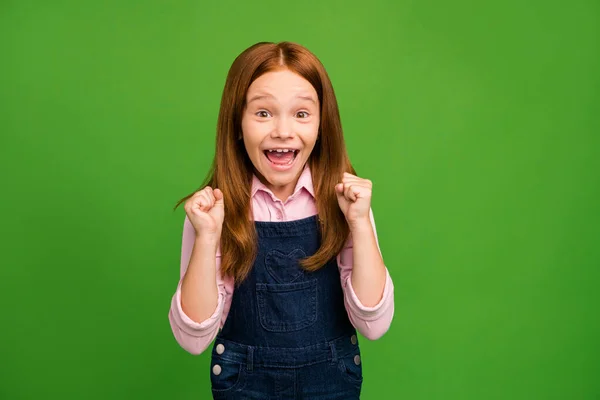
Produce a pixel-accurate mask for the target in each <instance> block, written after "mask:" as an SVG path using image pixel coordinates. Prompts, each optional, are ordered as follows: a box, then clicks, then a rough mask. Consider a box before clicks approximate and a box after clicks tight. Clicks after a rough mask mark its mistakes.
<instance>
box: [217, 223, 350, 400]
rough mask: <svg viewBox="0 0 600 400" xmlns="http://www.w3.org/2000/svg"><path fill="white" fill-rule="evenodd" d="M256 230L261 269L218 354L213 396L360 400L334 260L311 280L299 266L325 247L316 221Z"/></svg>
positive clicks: (243, 289) (238, 297)
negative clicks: (305, 259) (321, 245)
mask: <svg viewBox="0 0 600 400" xmlns="http://www.w3.org/2000/svg"><path fill="white" fill-rule="evenodd" d="M254 224H255V226H256V231H257V234H258V255H257V258H256V261H255V264H254V266H253V267H252V270H251V272H250V274H249V275H248V277H247V278H246V280H245V281H244V282H242V284H241V285H239V286H237V287H236V288H235V290H234V294H233V298H232V301H231V309H230V311H229V314H228V316H227V319H226V321H225V324H224V326H223V329H222V330H221V331H220V332H219V334H218V335H217V337H216V339H215V343H214V346H213V348H212V354H211V356H212V359H211V370H210V377H211V384H212V394H213V397H214V398H215V399H257V400H259V399H260V400H270V399H278V400H284V399H319V400H321V399H322V400H334V399H335V400H338V399H339V400H342V399H343V400H352V399H358V398H359V395H360V391H361V386H362V363H361V360H360V350H359V346H358V340H357V336H356V331H355V329H354V327H353V326H352V324H351V323H350V320H349V319H348V314H347V312H346V309H345V307H344V297H343V292H342V287H341V282H340V273H339V269H338V265H337V262H336V259H335V258H333V259H332V260H331V261H329V262H328V263H327V264H326V265H325V266H324V267H323V268H321V269H320V270H318V271H316V272H312V273H310V272H305V271H304V270H303V269H302V268H301V267H300V265H299V263H298V260H299V259H301V258H304V257H307V256H310V255H312V254H314V253H315V252H316V251H317V249H318V248H319V245H320V233H319V225H318V224H319V222H318V219H317V217H316V216H313V217H309V218H303V219H300V220H297V221H286V222H254Z"/></svg>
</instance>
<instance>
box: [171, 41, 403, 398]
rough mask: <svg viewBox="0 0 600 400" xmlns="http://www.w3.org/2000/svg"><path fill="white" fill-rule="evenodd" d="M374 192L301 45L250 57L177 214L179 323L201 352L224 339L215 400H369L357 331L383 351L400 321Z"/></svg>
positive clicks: (243, 58)
mask: <svg viewBox="0 0 600 400" xmlns="http://www.w3.org/2000/svg"><path fill="white" fill-rule="evenodd" d="M371 191H372V185H371V182H370V181H369V180H366V179H362V178H359V177H357V176H356V175H355V171H354V169H353V168H352V165H351V164H350V161H349V159H348V155H347V153H346V148H345V144H344V138H343V133H342V127H341V123H340V117H339V112H338V106H337V101H336V98H335V94H334V90H333V87H332V85H331V82H330V80H329V77H328V75H327V73H326V71H325V69H324V67H323V66H322V64H321V63H320V61H319V60H318V59H317V58H316V57H315V56H314V55H313V54H312V53H311V52H310V51H308V50H307V49H306V48H304V47H302V46H300V45H298V44H294V43H289V42H283V43H277V44H275V43H258V44H256V45H254V46H251V47H250V48H248V49H246V50H245V51H244V52H243V53H242V54H240V55H239V56H238V57H237V58H236V60H235V61H234V63H233V65H232V66H231V69H230V71H229V74H228V76H227V80H226V84H225V89H224V92H223V97H222V100H221V109H220V113H219V118H218V126H217V139H216V155H215V158H214V161H213V165H212V168H211V172H210V174H209V176H208V179H207V181H206V182H205V184H204V185H203V186H202V187H201V188H200V189H199V190H198V191H196V192H195V193H193V194H190V195H189V196H187V197H185V198H184V199H182V200H181V201H180V202H179V203H178V204H177V205H180V204H181V203H183V202H185V212H186V218H185V221H184V226H183V244H182V252H181V267H180V269H181V273H180V281H179V284H178V286H177V290H176V292H175V295H174V296H173V299H172V303H171V309H170V312H169V321H170V324H171V328H172V330H173V333H174V335H175V338H176V340H177V342H178V343H179V344H180V345H181V346H182V347H183V348H184V349H185V350H187V351H188V352H190V353H192V354H200V353H202V352H204V351H205V350H206V349H207V348H208V346H209V345H210V344H211V343H212V342H213V340H214V346H213V347H212V359H211V368H210V379H211V384H212V394H213V397H214V398H216V399H261V400H264V399H275V398H276V399H332V400H333V399H344V400H347V399H358V398H359V396H360V391H361V386H362V360H361V357H360V350H359V345H358V339H357V332H358V333H360V334H361V335H363V336H364V337H366V338H368V339H371V340H375V339H378V338H379V337H381V336H382V335H383V334H384V333H385V332H386V331H387V330H388V328H389V326H390V323H391V320H392V316H393V313H394V303H393V284H392V280H391V278H390V275H389V273H388V270H387V268H386V267H385V265H384V263H383V260H382V258H381V254H380V250H379V245H378V241H377V236H376V231H375V224H374V220H373V214H372V211H371V204H370V203H371ZM176 207H177V206H176Z"/></svg>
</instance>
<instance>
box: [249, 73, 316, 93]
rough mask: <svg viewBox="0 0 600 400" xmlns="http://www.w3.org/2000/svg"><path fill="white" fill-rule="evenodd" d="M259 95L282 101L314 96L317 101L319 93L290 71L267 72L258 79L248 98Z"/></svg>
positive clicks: (250, 88)
mask: <svg viewBox="0 0 600 400" xmlns="http://www.w3.org/2000/svg"><path fill="white" fill-rule="evenodd" d="M257 94H265V95H269V96H270V97H275V98H279V99H282V100H283V99H286V98H290V97H295V96H297V95H299V94H302V95H307V96H311V97H312V96H314V99H315V100H317V92H316V91H315V89H314V87H313V86H312V85H311V84H310V82H309V81H307V80H306V79H304V78H303V77H302V76H300V75H298V74H296V73H294V72H292V71H290V70H288V69H283V70H279V71H272V72H267V73H266V74H263V75H261V76H260V77H258V78H257V79H256V80H255V81H254V82H252V84H251V85H250V87H249V88H248V93H247V97H248V98H250V97H251V96H255V95H257Z"/></svg>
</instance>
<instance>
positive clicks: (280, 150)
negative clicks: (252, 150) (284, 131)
mask: <svg viewBox="0 0 600 400" xmlns="http://www.w3.org/2000/svg"><path fill="white" fill-rule="evenodd" d="M268 151H269V153H272V152H274V151H276V152H277V153H287V152H288V151H294V150H291V149H275V150H268Z"/></svg>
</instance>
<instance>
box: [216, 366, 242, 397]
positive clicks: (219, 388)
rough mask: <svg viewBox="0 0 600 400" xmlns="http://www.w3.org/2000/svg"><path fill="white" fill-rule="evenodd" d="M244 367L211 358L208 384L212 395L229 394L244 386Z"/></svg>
mask: <svg viewBox="0 0 600 400" xmlns="http://www.w3.org/2000/svg"><path fill="white" fill-rule="evenodd" d="M245 368H246V367H245V365H243V364H240V363H237V362H232V361H228V360H224V359H222V358H220V357H213V359H212V361H211V363H210V383H211V389H212V392H213V395H217V394H225V393H229V392H231V391H233V390H235V389H238V388H240V387H241V386H242V385H243V384H244V371H245Z"/></svg>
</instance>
